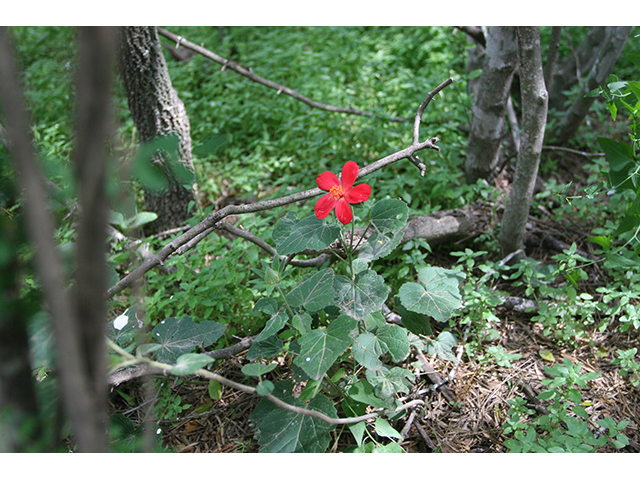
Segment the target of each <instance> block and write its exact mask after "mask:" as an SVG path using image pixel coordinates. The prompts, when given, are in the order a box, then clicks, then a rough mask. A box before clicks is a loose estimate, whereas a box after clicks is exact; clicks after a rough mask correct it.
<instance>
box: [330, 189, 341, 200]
mask: <svg viewBox="0 0 640 480" xmlns="http://www.w3.org/2000/svg"><path fill="white" fill-rule="evenodd" d="M329 193H330V194H331V195H333V198H335V199H336V200H338V199H339V198H340V197H342V196H343V195H344V193H343V191H342V186H340V185H334V186H333V187H331V190H329Z"/></svg>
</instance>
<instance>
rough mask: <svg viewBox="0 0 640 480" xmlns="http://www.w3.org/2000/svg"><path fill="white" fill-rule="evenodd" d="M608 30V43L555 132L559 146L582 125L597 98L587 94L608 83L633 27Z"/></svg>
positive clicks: (555, 140)
mask: <svg viewBox="0 0 640 480" xmlns="http://www.w3.org/2000/svg"><path fill="white" fill-rule="evenodd" d="M606 29H607V38H608V41H607V42H606V43H605V44H604V45H603V46H602V48H601V49H600V52H599V54H598V56H597V57H596V58H595V59H594V62H593V66H592V67H591V70H590V71H589V75H588V76H587V78H586V80H585V81H584V82H583V83H582V88H581V89H580V92H579V93H578V97H577V98H576V100H575V101H574V102H573V103H572V104H571V107H570V108H569V109H568V110H567V113H566V114H565V115H564V117H563V118H562V120H561V121H560V124H559V125H558V128H557V130H556V132H555V135H554V137H555V138H554V139H553V140H554V143H555V144H557V145H563V144H565V143H567V142H568V141H569V140H570V139H571V137H573V135H574V134H575V133H576V130H578V127H579V126H580V125H581V124H582V121H583V120H584V118H585V117H586V116H587V114H588V113H589V109H590V108H591V105H593V102H594V101H595V97H586V94H587V93H589V92H590V91H591V90H594V89H596V88H598V87H599V86H600V85H602V84H603V83H604V82H605V81H606V79H607V77H608V76H609V74H610V73H611V71H612V70H613V66H614V65H615V63H616V61H617V60H618V58H619V57H620V54H621V53H622V50H623V48H624V46H625V44H626V43H627V40H628V39H629V36H630V35H631V30H633V27H606Z"/></svg>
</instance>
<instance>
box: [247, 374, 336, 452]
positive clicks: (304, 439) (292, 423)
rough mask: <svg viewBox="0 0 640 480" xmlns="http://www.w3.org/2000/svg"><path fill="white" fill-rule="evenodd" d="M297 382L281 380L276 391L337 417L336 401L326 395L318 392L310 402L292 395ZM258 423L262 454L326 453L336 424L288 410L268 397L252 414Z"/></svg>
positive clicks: (290, 401) (286, 399)
mask: <svg viewBox="0 0 640 480" xmlns="http://www.w3.org/2000/svg"><path fill="white" fill-rule="evenodd" d="M292 391H293V382H291V381H289V380H286V381H281V382H277V383H276V384H275V389H274V391H273V392H272V393H273V395H274V396H276V397H278V398H280V399H281V400H282V401H284V402H286V403H288V404H290V405H294V406H297V407H302V408H306V409H310V410H316V411H319V412H322V413H324V414H325V415H327V416H329V417H332V418H337V417H338V415H337V412H336V409H335V407H334V405H333V402H332V401H331V400H329V399H328V398H327V397H325V396H324V395H321V394H319V395H317V396H315V397H314V398H312V399H311V400H310V401H309V403H308V404H305V403H304V402H301V401H300V400H299V399H297V398H295V397H294V396H293V395H291V392H292ZM249 418H250V420H251V421H253V422H254V423H255V425H256V429H255V431H256V433H255V435H256V438H257V440H258V444H259V445H260V452H261V453H322V452H324V451H325V450H326V449H327V447H328V446H329V442H330V441H331V433H330V432H331V431H332V430H334V429H335V425H331V424H328V423H326V422H324V421H323V420H320V419H318V418H315V417H310V416H308V415H302V414H297V413H294V412H291V411H289V410H284V409H282V408H280V407H278V406H276V405H274V404H273V403H272V402H270V401H269V400H267V399H263V400H261V401H260V403H259V404H258V405H257V406H256V408H255V410H254V411H253V413H252V414H251V416H250V417H249Z"/></svg>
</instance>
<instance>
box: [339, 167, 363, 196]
mask: <svg viewBox="0 0 640 480" xmlns="http://www.w3.org/2000/svg"><path fill="white" fill-rule="evenodd" d="M359 171H360V167H358V164H357V163H356V162H354V161H353V160H349V161H348V162H347V163H345V164H344V167H342V190H343V191H345V192H347V191H349V189H350V188H351V187H353V182H355V181H356V178H358V172H359Z"/></svg>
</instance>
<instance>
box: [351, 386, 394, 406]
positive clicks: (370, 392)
mask: <svg viewBox="0 0 640 480" xmlns="http://www.w3.org/2000/svg"><path fill="white" fill-rule="evenodd" d="M347 395H349V397H350V398H351V399H353V400H355V401H357V402H360V403H363V404H365V405H371V406H372V407H373V408H387V406H388V405H387V404H386V403H385V402H384V401H383V400H382V399H381V398H378V397H377V396H376V394H375V391H374V389H373V386H372V385H371V384H370V383H369V382H368V381H367V380H359V381H358V382H356V383H355V384H353V385H352V386H351V388H349V390H348V391H347Z"/></svg>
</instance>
